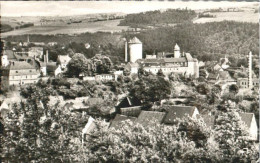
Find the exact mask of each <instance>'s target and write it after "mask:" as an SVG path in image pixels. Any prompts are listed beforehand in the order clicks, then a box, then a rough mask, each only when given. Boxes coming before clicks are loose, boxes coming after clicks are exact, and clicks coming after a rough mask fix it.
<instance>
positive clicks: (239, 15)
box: [193, 11, 259, 23]
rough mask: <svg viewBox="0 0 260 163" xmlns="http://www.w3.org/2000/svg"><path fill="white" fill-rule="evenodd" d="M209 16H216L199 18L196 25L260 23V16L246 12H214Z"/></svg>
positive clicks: (195, 21)
mask: <svg viewBox="0 0 260 163" xmlns="http://www.w3.org/2000/svg"><path fill="white" fill-rule="evenodd" d="M209 14H211V15H215V16H216V17H215V18H197V19H195V20H194V21H193V22H194V23H206V22H220V21H224V20H229V21H237V22H251V23H258V22H259V14H258V13H254V12H253V11H244V12H212V13H210V12H209Z"/></svg>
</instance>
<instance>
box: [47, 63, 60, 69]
mask: <svg viewBox="0 0 260 163" xmlns="http://www.w3.org/2000/svg"><path fill="white" fill-rule="evenodd" d="M57 67H58V66H57V63H56V62H48V63H47V65H46V68H47V71H55V70H56V69H57Z"/></svg>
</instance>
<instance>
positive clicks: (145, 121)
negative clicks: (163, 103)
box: [135, 111, 166, 126]
mask: <svg viewBox="0 0 260 163" xmlns="http://www.w3.org/2000/svg"><path fill="white" fill-rule="evenodd" d="M165 115H166V113H165V112H155V111H142V112H141V113H140V115H139V116H138V118H137V120H136V121H135V122H136V123H139V124H141V125H143V126H149V125H155V124H161V123H162V122H163V119H164V117H165Z"/></svg>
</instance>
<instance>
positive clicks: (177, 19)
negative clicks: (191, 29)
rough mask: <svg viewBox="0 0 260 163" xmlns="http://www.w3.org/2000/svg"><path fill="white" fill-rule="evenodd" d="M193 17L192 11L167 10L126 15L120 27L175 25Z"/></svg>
mask: <svg viewBox="0 0 260 163" xmlns="http://www.w3.org/2000/svg"><path fill="white" fill-rule="evenodd" d="M195 17H196V13H195V11H193V10H187V9H184V10H181V9H168V10H166V11H165V12H161V11H160V10H156V11H148V12H142V13H137V14H128V15H127V16H126V17H125V19H124V20H121V21H120V25H122V26H131V27H138V26H140V25H157V24H176V23H183V22H187V21H191V20H192V19H193V18H195Z"/></svg>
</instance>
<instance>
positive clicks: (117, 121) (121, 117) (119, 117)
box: [110, 114, 136, 129]
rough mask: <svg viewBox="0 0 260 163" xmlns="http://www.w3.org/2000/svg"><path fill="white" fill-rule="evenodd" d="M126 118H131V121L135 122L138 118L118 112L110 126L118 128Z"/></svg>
mask: <svg viewBox="0 0 260 163" xmlns="http://www.w3.org/2000/svg"><path fill="white" fill-rule="evenodd" d="M126 120H130V121H132V122H134V121H135V120H136V118H135V117H129V116H125V115H121V114H117V115H116V117H115V118H114V119H113V120H112V121H111V123H110V127H114V128H116V129H117V128H120V125H121V123H122V122H123V121H126Z"/></svg>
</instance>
